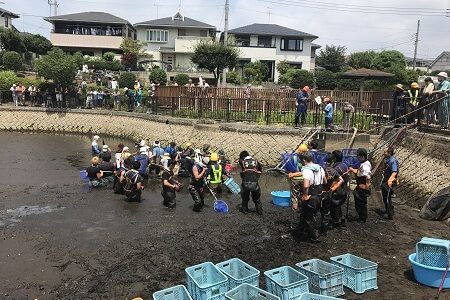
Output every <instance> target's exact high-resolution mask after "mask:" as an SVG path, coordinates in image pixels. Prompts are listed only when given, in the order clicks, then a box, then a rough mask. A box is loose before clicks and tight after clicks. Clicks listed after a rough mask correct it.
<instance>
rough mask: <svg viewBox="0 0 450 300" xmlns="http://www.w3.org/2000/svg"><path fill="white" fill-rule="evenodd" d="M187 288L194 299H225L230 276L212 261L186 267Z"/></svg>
mask: <svg viewBox="0 0 450 300" xmlns="http://www.w3.org/2000/svg"><path fill="white" fill-rule="evenodd" d="M186 283H187V290H188V292H189V294H191V297H192V298H193V299H194V300H224V299H225V293H226V292H227V291H228V278H227V277H226V276H225V275H224V274H223V273H222V272H221V271H220V270H219V269H218V268H217V267H216V266H215V265H214V264H213V263H212V262H205V263H202V264H199V265H196V266H192V267H189V268H186Z"/></svg>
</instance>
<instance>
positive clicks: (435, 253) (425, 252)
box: [416, 237, 450, 268]
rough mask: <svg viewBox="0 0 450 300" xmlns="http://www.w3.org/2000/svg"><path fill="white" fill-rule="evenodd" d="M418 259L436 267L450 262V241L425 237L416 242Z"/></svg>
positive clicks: (424, 263)
mask: <svg viewBox="0 0 450 300" xmlns="http://www.w3.org/2000/svg"><path fill="white" fill-rule="evenodd" d="M416 255H417V257H416V261H417V262H418V263H420V264H422V265H425V266H429V267H434V268H446V267H447V265H448V264H450V241H449V240H444V239H434V238H428V237H424V238H422V240H421V241H420V242H418V243H417V244H416Z"/></svg>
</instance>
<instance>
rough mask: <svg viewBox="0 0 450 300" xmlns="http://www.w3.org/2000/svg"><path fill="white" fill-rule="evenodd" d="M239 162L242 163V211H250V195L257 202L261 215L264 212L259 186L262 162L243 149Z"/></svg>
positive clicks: (257, 208) (245, 212)
mask: <svg viewBox="0 0 450 300" xmlns="http://www.w3.org/2000/svg"><path fill="white" fill-rule="evenodd" d="M239 164H240V165H241V168H242V172H241V178H242V192H241V198H242V207H241V211H242V213H244V214H247V213H248V202H249V201H250V195H251V197H252V200H253V202H254V203H255V207H256V212H257V213H258V214H259V215H262V214H263V209H262V203H261V188H260V187H259V183H258V181H259V177H260V176H261V173H262V167H261V164H260V163H259V162H258V161H257V160H256V159H254V158H253V157H251V156H250V155H249V153H248V152H247V151H242V152H241V153H240V155H239Z"/></svg>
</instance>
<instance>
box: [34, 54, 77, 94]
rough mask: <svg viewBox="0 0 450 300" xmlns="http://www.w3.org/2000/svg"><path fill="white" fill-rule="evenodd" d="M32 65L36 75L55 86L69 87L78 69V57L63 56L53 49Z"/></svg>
mask: <svg viewBox="0 0 450 300" xmlns="http://www.w3.org/2000/svg"><path fill="white" fill-rule="evenodd" d="M34 65H35V67H36V70H37V71H38V74H39V75H40V76H43V77H44V78H45V79H47V80H52V81H53V82H54V83H55V84H56V85H61V86H70V85H72V84H73V81H74V80H75V75H76V74H77V69H78V67H79V66H78V56H77V55H70V54H65V53H64V52H63V51H62V50H61V49H59V48H53V49H52V50H51V51H49V52H48V53H47V55H44V56H42V57H41V58H40V59H37V60H35V62H34Z"/></svg>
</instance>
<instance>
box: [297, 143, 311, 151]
mask: <svg viewBox="0 0 450 300" xmlns="http://www.w3.org/2000/svg"><path fill="white" fill-rule="evenodd" d="M297 152H298V153H305V152H308V145H306V144H301V145H300V146H298V148H297Z"/></svg>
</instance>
